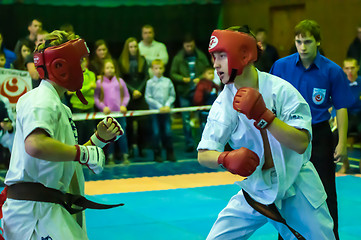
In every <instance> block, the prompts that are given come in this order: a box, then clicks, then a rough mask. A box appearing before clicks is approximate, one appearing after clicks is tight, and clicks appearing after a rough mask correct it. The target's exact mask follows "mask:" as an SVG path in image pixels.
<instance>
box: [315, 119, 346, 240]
mask: <svg viewBox="0 0 361 240" xmlns="http://www.w3.org/2000/svg"><path fill="white" fill-rule="evenodd" d="M312 135H313V140H312V155H311V162H312V163H313V165H314V166H315V168H316V170H317V172H318V175H319V176H320V178H321V181H322V184H323V187H324V188H325V191H326V193H327V200H326V202H327V206H328V209H329V211H330V214H331V217H332V219H333V223H334V228H333V231H334V233H335V237H336V239H339V236H338V213H337V194H336V178H335V171H336V164H335V163H334V157H333V153H334V143H333V137H332V132H331V129H330V126H329V123H328V121H325V122H322V123H318V124H314V125H312Z"/></svg>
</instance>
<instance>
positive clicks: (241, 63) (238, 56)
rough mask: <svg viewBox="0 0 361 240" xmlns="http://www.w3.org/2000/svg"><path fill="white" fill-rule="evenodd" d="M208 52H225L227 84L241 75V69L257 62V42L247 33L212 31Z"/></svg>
mask: <svg viewBox="0 0 361 240" xmlns="http://www.w3.org/2000/svg"><path fill="white" fill-rule="evenodd" d="M208 51H209V52H210V53H213V52H226V53H227V58H228V73H229V74H230V80H229V82H233V80H234V78H235V77H236V75H241V74H242V71H243V68H244V67H245V66H246V65H247V64H248V63H250V62H254V61H256V60H257V41H256V39H255V38H254V37H252V36H250V35H249V34H247V33H243V32H236V31H232V30H214V31H213V33H212V36H211V40H210V42H209V47H208Z"/></svg>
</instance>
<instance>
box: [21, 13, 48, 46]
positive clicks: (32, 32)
mask: <svg viewBox="0 0 361 240" xmlns="http://www.w3.org/2000/svg"><path fill="white" fill-rule="evenodd" d="M42 29H43V23H42V22H41V20H39V19H37V18H35V19H33V20H31V21H30V22H29V24H28V31H29V35H28V36H26V37H24V38H22V39H27V40H29V41H30V42H31V43H32V49H34V48H35V46H36V36H37V35H38V32H39V31H41V30H42ZM22 39H19V40H18V42H17V43H16V45H15V48H14V49H18V48H19V44H20V43H21V40H22Z"/></svg>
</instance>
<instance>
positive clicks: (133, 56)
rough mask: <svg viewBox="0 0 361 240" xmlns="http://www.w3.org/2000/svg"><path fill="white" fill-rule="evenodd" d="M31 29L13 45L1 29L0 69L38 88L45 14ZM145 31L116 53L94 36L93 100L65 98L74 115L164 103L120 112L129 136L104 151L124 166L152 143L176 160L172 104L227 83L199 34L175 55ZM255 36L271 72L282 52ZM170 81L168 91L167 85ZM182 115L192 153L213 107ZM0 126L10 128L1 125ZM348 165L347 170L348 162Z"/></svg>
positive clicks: (355, 131) (88, 86)
mask: <svg viewBox="0 0 361 240" xmlns="http://www.w3.org/2000/svg"><path fill="white" fill-rule="evenodd" d="M27 29H28V31H29V35H27V36H25V37H23V38H20V39H19V40H18V41H17V42H16V44H15V48H14V50H13V51H12V50H10V49H8V48H6V46H4V44H3V42H4V41H3V38H4V37H6V36H4V35H3V34H2V33H1V32H0V67H2V68H12V69H17V70H23V71H28V72H29V74H30V77H31V79H32V85H33V88H35V87H37V86H38V85H39V82H40V79H39V75H38V73H37V71H36V68H35V65H34V60H33V51H34V50H35V48H36V46H37V45H38V44H40V43H44V42H45V36H46V35H47V34H48V32H47V31H45V30H43V28H42V21H41V20H40V19H33V20H31V21H30V22H29V24H28V28H27ZM60 30H63V31H66V32H69V33H74V28H73V26H72V25H71V24H64V25H62V26H61V27H60ZM357 30H358V34H357V37H356V38H355V39H354V41H353V42H352V43H351V44H350V46H349V48H348V51H347V57H348V60H347V61H348V62H351V63H354V65H355V67H354V68H355V69H357V70H359V61H360V60H361V58H360V52H361V51H360V49H361V47H360V46H361V26H358V28H357ZM140 31H141V36H142V39H137V38H135V37H133V36H130V37H129V38H128V39H126V41H125V43H124V46H123V49H122V51H121V54H120V56H113V55H112V53H111V49H109V46H108V44H107V42H106V41H105V40H104V39H98V40H97V41H95V43H94V46H93V48H92V49H90V52H91V55H90V58H87V59H84V60H83V62H82V68H83V71H84V85H83V89H82V92H83V95H84V96H85V98H86V99H87V101H88V103H89V104H88V105H83V104H82V103H81V102H80V101H79V99H78V98H77V97H76V95H75V94H74V93H72V92H68V94H66V97H65V98H64V99H63V103H64V104H66V105H68V106H69V107H70V108H71V109H72V111H73V112H74V113H90V112H96V111H98V112H103V113H104V114H110V113H111V112H114V111H115V112H121V113H126V112H127V111H128V110H132V111H133V110H147V109H159V110H160V112H162V114H158V115H155V116H139V117H121V118H118V121H119V122H120V124H121V125H122V127H123V128H124V130H125V133H126V138H123V139H124V140H123V141H120V142H119V143H118V144H115V145H112V146H109V147H108V149H107V150H106V155H107V163H108V164H113V163H120V162H122V163H126V164H127V163H129V162H131V161H132V159H133V158H134V157H144V156H145V153H144V149H145V148H151V149H152V151H153V152H154V161H156V162H162V161H164V160H169V161H176V157H175V154H174V150H173V144H172V131H171V128H170V126H171V121H172V117H171V115H170V114H169V112H170V109H171V108H173V107H175V106H177V107H189V106H201V105H210V104H212V103H213V101H214V100H215V99H216V97H217V95H218V93H219V92H220V91H221V88H222V86H221V84H220V82H219V79H218V81H217V78H218V76H217V75H216V74H214V68H213V67H212V64H211V60H212V59H211V57H210V56H209V55H208V53H205V52H203V51H202V50H200V49H199V48H198V47H197V45H196V39H195V38H194V37H193V36H192V35H190V34H186V33H185V34H184V39H183V42H182V47H180V49H179V51H178V52H177V53H176V55H175V56H174V57H173V58H172V59H170V58H169V55H168V51H167V46H166V44H164V43H162V42H159V41H156V40H155V31H154V28H153V26H151V25H149V24H147V25H144V26H143V27H142V28H141V29H140ZM255 35H256V38H257V40H258V41H259V43H260V44H261V45H262V49H263V55H262V57H261V58H260V59H259V60H258V61H257V62H256V64H255V66H256V67H257V68H258V69H260V70H262V71H266V72H268V71H269V70H270V69H271V66H272V65H273V63H274V62H275V61H276V60H277V59H278V58H279V56H278V53H277V49H276V48H275V47H274V46H273V45H271V44H270V43H269V42H268V40H267V31H266V30H265V29H264V28H259V29H257V30H256V32H255ZM155 66H156V67H157V70H155ZM159 68H163V72H162V73H161V74H159ZM164 69H169V71H165V72H164ZM344 69H345V73H346V74H347V75H348V76H349V79H350V82H351V83H350V84H352V86H355V85H357V84H358V80H357V81H356V80H352V79H356V78H357V77H355V76H353V77H352V76H350V73H347V70H346V68H344ZM155 72H157V75H155ZM353 72H354V71H353ZM164 74H166V76H164ZM358 74H360V71H359V72H358ZM155 86H156V87H155ZM165 86H166V87H167V89H166V90H165V89H162V88H164V87H165ZM168 88H169V89H168ZM355 88H356V87H355ZM172 89H173V90H172ZM160 90H162V91H160ZM163 90H164V91H163ZM173 91H174V96H173ZM355 94H359V95H360V93H359V91H358V92H357V91H355ZM173 98H174V99H173ZM360 109H361V108H360ZM360 112H361V110H359V109H353V110H352V116H351V118H352V119H353V118H355V116H357V119H356V120H354V122H356V123H357V122H359V120H360V119H359V118H360V117H358V116H359V115H360V114H359V113H360ZM180 115H181V118H182V126H183V132H184V139H185V142H184V150H185V151H186V152H194V151H195V147H196V143H195V137H194V132H193V131H192V126H193V125H194V124H192V120H193V119H197V120H199V126H200V131H202V129H203V127H204V125H205V122H206V119H207V116H208V112H207V111H199V112H182V113H181V114H180ZM180 115H179V117H180ZM76 125H77V129H78V134H79V142H80V143H83V142H86V141H87V140H88V139H89V137H90V135H91V134H92V133H93V131H94V129H95V122H94V121H92V120H86V121H77V122H76ZM356 125H357V124H356ZM359 125H360V124H358V125H357V126H356V127H352V129H350V131H352V133H350V136H352V137H353V139H356V140H359V139H360V136H361V128H360V127H359ZM1 131H6V130H4V129H1ZM150 143H151V144H150ZM3 145H4V144H3ZM162 145H163V147H164V149H166V157H165V158H163V157H162V154H161V149H162ZM2 152H3V151H2ZM1 156H3V154H1ZM344 168H345V169H346V170H347V169H348V166H347V165H346V166H345V167H344Z"/></svg>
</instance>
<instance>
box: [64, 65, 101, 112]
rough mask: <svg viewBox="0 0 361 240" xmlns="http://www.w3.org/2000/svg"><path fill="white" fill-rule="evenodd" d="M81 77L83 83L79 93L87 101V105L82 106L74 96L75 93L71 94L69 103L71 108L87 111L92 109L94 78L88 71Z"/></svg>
mask: <svg viewBox="0 0 361 240" xmlns="http://www.w3.org/2000/svg"><path fill="white" fill-rule="evenodd" d="M83 76H84V82H83V87H82V89H81V90H80V91H81V92H82V94H83V95H84V97H85V99H86V100H87V101H88V105H84V104H83V103H82V102H81V101H80V100H79V98H78V97H77V96H76V94H75V92H73V93H72V96H71V98H70V103H71V105H72V107H73V108H76V109H80V110H88V109H90V108H94V89H95V87H96V77H95V74H94V73H93V72H92V71H89V70H88V69H86V70H85V71H84V73H83Z"/></svg>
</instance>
